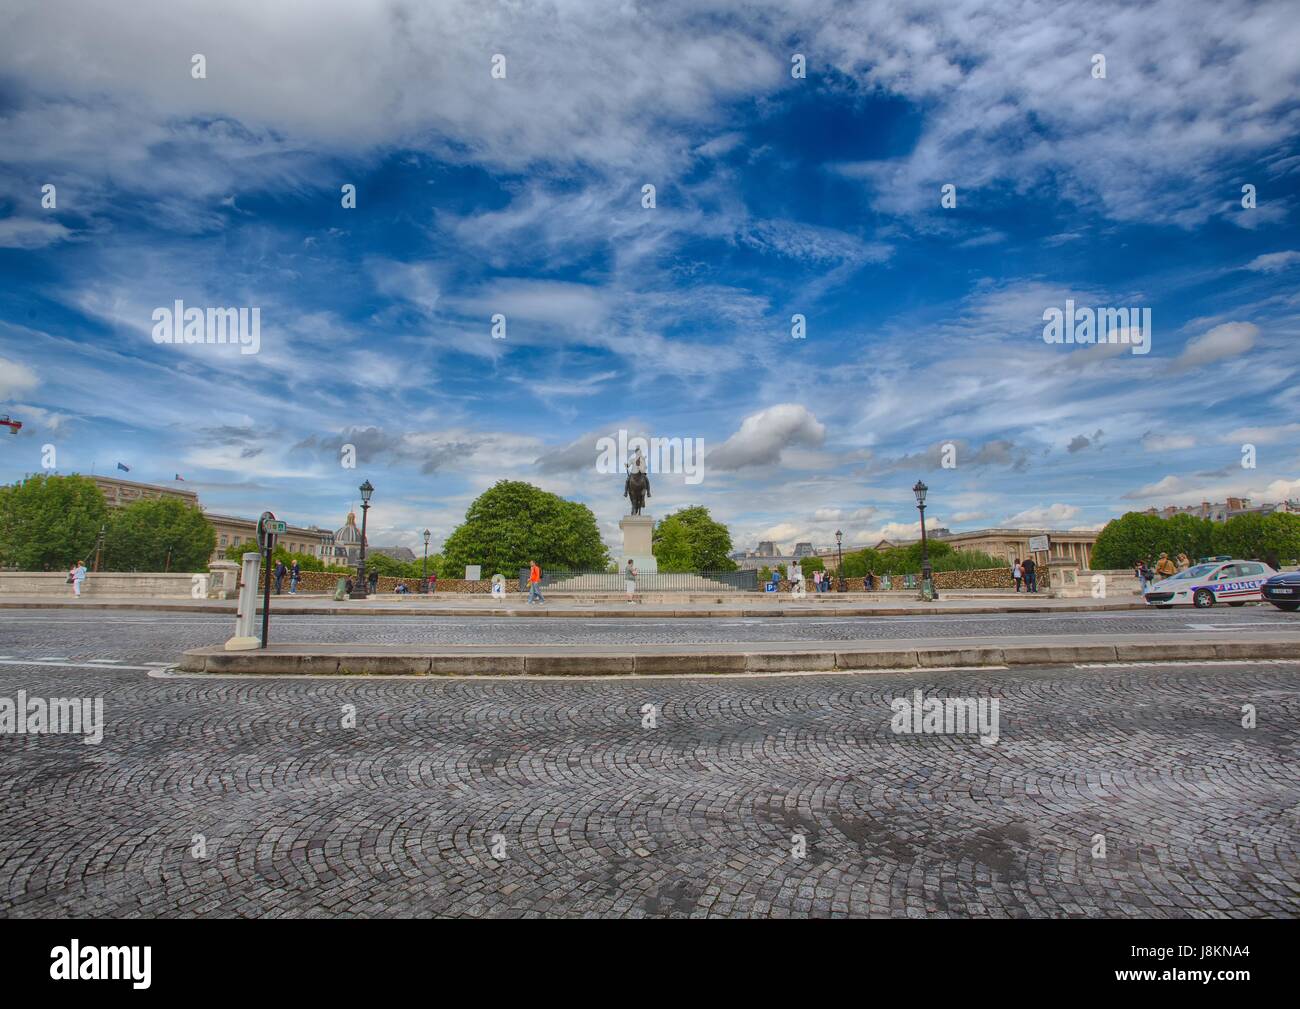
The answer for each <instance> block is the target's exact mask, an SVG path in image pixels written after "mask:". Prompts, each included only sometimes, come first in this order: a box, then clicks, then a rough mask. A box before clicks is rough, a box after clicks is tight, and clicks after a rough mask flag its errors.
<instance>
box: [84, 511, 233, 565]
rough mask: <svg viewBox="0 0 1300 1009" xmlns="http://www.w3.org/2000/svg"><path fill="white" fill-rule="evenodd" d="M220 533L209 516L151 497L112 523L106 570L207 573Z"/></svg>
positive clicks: (111, 519) (106, 541) (106, 543)
mask: <svg viewBox="0 0 1300 1009" xmlns="http://www.w3.org/2000/svg"><path fill="white" fill-rule="evenodd" d="M216 543H217V531H216V529H214V528H213V526H212V523H211V522H209V521H208V520H207V518H206V517H205V516H204V514H203V512H201V511H200V510H199V509H198V508H196V507H194V506H193V505H191V504H187V503H186V502H184V501H178V500H177V499H175V498H147V499H144V500H140V501H134V502H132V503H131V504H129V505H127V506H126V507H125V508H119V509H118V510H117V511H115V512H114V513H113V514H112V515H111V516H110V517H109V520H108V533H107V535H106V536H105V537H104V556H103V562H102V564H101V567H102V568H103V569H104V570H106V571H206V570H208V559H209V558H210V557H211V556H212V550H213V548H214V547H215V546H216Z"/></svg>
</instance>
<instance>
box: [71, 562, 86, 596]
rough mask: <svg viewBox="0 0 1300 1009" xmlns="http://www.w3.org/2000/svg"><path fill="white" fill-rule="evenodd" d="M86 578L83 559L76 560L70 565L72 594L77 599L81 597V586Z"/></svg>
mask: <svg viewBox="0 0 1300 1009" xmlns="http://www.w3.org/2000/svg"><path fill="white" fill-rule="evenodd" d="M85 580H86V564H85V562H84V561H77V563H76V564H74V565H73V567H72V594H73V595H74V596H76V597H77V598H78V599H80V598H81V586H82V583H83V582H85Z"/></svg>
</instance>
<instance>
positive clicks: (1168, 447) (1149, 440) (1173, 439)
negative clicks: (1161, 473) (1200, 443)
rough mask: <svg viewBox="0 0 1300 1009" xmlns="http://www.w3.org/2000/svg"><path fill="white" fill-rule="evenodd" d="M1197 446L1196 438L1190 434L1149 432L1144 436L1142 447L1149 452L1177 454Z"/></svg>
mask: <svg viewBox="0 0 1300 1009" xmlns="http://www.w3.org/2000/svg"><path fill="white" fill-rule="evenodd" d="M1195 445H1196V437H1195V436H1194V435H1190V434H1163V433H1160V432H1157V431H1148V432H1146V434H1144V435H1143V436H1142V447H1143V448H1144V449H1146V450H1147V451H1148V452H1177V451H1180V450H1181V449H1185V448H1193V447H1194V446H1195Z"/></svg>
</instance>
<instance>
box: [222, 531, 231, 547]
mask: <svg viewBox="0 0 1300 1009" xmlns="http://www.w3.org/2000/svg"><path fill="white" fill-rule="evenodd" d="M229 538H230V537H229V536H227V535H226V534H225V533H222V534H221V545H222V546H223V547H224V546H225V545H226V540H228V539H229Z"/></svg>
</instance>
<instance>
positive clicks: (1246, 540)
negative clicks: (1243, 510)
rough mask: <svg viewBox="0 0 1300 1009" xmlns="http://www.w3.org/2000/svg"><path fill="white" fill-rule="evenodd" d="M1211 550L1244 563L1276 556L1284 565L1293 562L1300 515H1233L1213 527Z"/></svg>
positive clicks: (1298, 545) (1299, 545)
mask: <svg viewBox="0 0 1300 1009" xmlns="http://www.w3.org/2000/svg"><path fill="white" fill-rule="evenodd" d="M1214 550H1215V552H1216V553H1220V554H1230V555H1231V556H1233V557H1241V558H1244V559H1247V560H1250V559H1256V560H1264V559H1266V558H1269V557H1276V558H1277V559H1278V560H1279V561H1281V562H1282V563H1284V564H1285V563H1288V562H1290V561H1293V560H1295V558H1296V555H1297V554H1300V515H1291V514H1288V513H1286V512H1273V513H1272V514H1271V515H1260V514H1258V513H1250V514H1247V515H1234V516H1233V517H1232V518H1230V519H1228V521H1227V522H1224V523H1222V524H1219V525H1217V526H1216V527H1215V530H1214Z"/></svg>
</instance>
